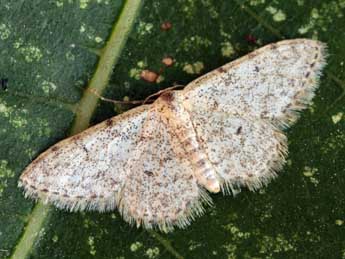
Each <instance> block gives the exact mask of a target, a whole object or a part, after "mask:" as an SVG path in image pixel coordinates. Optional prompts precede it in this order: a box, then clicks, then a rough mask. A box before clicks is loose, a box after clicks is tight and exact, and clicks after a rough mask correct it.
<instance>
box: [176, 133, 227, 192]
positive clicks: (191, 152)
mask: <svg viewBox="0 0 345 259" xmlns="http://www.w3.org/2000/svg"><path fill="white" fill-rule="evenodd" d="M181 143H182V144H183V146H184V149H185V151H186V154H187V156H188V157H189V159H190V161H191V164H192V165H193V168H194V174H195V177H196V178H197V180H198V183H199V184H200V185H202V186H204V187H205V188H206V189H207V190H209V191H210V192H215V193H217V192H219V191H220V184H219V180H218V178H217V173H216V171H215V170H214V168H213V166H212V164H211V163H210V161H209V159H208V157H207V156H206V154H205V152H204V151H203V150H202V149H201V147H200V146H199V144H198V142H197V138H196V135H195V134H188V135H187V136H185V138H184V139H182V140H181Z"/></svg>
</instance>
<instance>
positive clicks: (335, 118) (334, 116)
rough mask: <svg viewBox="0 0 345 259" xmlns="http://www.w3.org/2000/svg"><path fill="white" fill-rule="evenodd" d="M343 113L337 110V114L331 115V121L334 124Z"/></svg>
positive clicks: (339, 119)
mask: <svg viewBox="0 0 345 259" xmlns="http://www.w3.org/2000/svg"><path fill="white" fill-rule="evenodd" d="M343 116H344V113H342V112H338V113H337V114H334V115H332V121H333V123H334V124H337V123H338V122H339V121H341V119H342V118H343Z"/></svg>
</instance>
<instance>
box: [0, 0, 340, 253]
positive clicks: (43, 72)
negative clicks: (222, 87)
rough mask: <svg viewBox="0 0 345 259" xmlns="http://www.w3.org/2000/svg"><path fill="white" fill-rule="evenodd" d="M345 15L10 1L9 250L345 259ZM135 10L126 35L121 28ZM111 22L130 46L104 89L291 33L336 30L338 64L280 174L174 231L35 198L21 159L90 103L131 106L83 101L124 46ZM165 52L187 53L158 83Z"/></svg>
mask: <svg viewBox="0 0 345 259" xmlns="http://www.w3.org/2000/svg"><path fill="white" fill-rule="evenodd" d="M131 4H132V5H133V6H135V5H136V6H137V7H136V8H138V9H137V10H133V9H134V7H129V9H126V8H125V6H126V5H127V6H128V5H131ZM140 7H141V8H140ZM131 8H132V9H131ZM344 15H345V1H344V0H291V1H286V0H273V1H272V0H231V1H230V0H228V1H217V0H177V1H154V0H147V1H145V2H144V4H143V5H142V6H141V5H140V1H139V0H128V1H118V0H114V1H110V0H97V1H91V0H80V1H74V0H68V1H67V0H55V1H40V0H33V1H22V0H20V1H10V0H2V1H1V2H0V77H1V78H8V86H7V89H6V90H5V89H3V88H2V89H0V258H25V257H27V258H35V259H41V258H42V259H43V258H107V259H109V258H114V259H115V258H118V259H120V258H121V259H122V258H150V259H151V258H182V257H183V258H345V212H344V208H345V196H344V195H345V191H344V190H345V108H344V107H345V97H344V96H345V64H344V63H345V48H344V42H345V30H344V25H345V17H344ZM130 16H131V17H132V19H133V18H135V17H136V23H135V24H134V25H133V29H132V31H131V33H130V35H129V37H128V39H127V40H126V33H123V31H121V30H120V32H116V31H114V28H115V26H116V25H117V24H118V23H119V22H120V21H121V20H122V21H126V19H127V17H130ZM165 21H169V22H170V23H171V24H172V28H171V29H170V30H168V31H163V30H161V29H160V26H161V24H162V23H163V22H165ZM127 26H128V27H131V21H130V19H128V24H127ZM112 32H113V34H112V35H113V36H114V38H115V39H117V40H119V41H121V40H122V42H125V43H126V44H125V47H124V48H123V49H122V51H121V53H120V54H121V55H120V58H119V59H118V58H117V57H115V58H114V61H117V65H116V66H115V67H114V69H113V71H112V72H113V73H112V75H111V78H110V82H109V84H108V85H105V86H106V88H105V91H104V92H103V94H104V95H105V96H107V97H109V98H112V99H117V100H121V99H123V98H124V97H126V98H129V99H143V98H145V97H146V96H148V95H149V94H151V93H154V92H156V91H158V90H159V89H163V88H166V87H169V86H171V85H172V84H173V83H178V84H186V83H188V82H190V81H191V80H192V79H194V78H196V77H198V76H199V75H201V74H203V73H206V72H207V71H210V70H212V69H214V68H216V67H218V66H220V65H222V64H225V63H226V62H228V61H231V60H233V59H236V58H237V57H240V56H242V55H244V54H246V53H248V52H250V51H252V50H254V49H255V48H258V47H259V46H262V45H265V44H267V43H271V42H275V41H278V40H281V39H284V38H297V37H307V38H315V39H319V40H322V41H324V42H326V43H327V44H328V46H329V53H330V57H329V59H328V61H329V64H328V66H327V67H326V69H325V73H324V76H323V77H322V80H321V86H320V89H319V90H318V91H317V96H316V98H315V99H314V103H313V104H312V106H311V108H310V109H308V110H307V111H304V112H303V114H302V117H301V119H300V120H299V121H298V123H297V124H296V125H295V126H293V127H292V128H291V129H290V130H288V131H287V134H288V137H289V150H290V155H289V158H288V163H287V165H286V166H285V168H284V170H283V171H282V172H281V173H280V177H279V178H277V179H276V180H275V181H273V182H272V183H271V184H269V185H268V186H267V187H266V188H264V189H262V190H260V191H259V192H257V193H250V192H249V191H246V190H243V191H242V192H241V193H240V194H239V195H237V196H236V197H229V196H228V197H223V196H222V195H212V198H213V199H214V207H212V208H208V209H207V212H206V215H204V216H203V217H201V218H199V219H197V220H196V221H195V222H194V223H193V224H192V225H191V226H190V227H189V228H187V229H186V230H179V231H175V232H174V233H172V234H168V235H166V234H161V233H156V232H152V231H149V232H148V231H145V230H143V229H136V228H132V227H130V226H128V225H127V224H126V223H124V222H123V221H122V219H121V217H120V216H119V215H118V213H117V212H114V213H106V214H99V213H66V212H63V211H59V210H55V209H54V208H47V207H44V206H42V205H35V204H34V203H33V202H31V201H29V200H26V199H24V197H23V195H22V192H21V190H19V189H18V188H17V187H16V186H17V179H18V177H19V175H20V173H21V172H22V170H23V169H24V167H25V166H26V165H28V164H29V163H30V161H32V159H34V158H35V157H36V156H37V155H38V154H40V153H41V152H42V151H44V150H45V149H46V148H48V147H49V146H51V145H52V144H54V143H56V142H57V141H58V140H61V139H63V138H65V137H66V136H68V135H69V134H70V132H71V131H72V132H76V131H78V130H79V129H82V128H83V127H84V126H85V125H84V124H85V121H86V122H87V119H84V124H83V125H84V126H83V125H82V123H81V124H80V119H78V118H79V117H80V116H81V115H82V114H84V115H85V114H86V117H87V116H91V115H92V114H93V116H92V120H91V124H95V123H97V122H99V121H102V120H104V119H106V118H109V117H111V116H114V115H116V114H117V113H119V112H122V111H124V110H126V109H128V108H129V107H125V106H116V107H114V106H113V105H112V104H109V103H104V102H100V103H99V105H98V106H97V107H94V106H93V103H94V102H92V101H86V102H81V101H80V100H83V99H81V98H82V96H84V97H85V96H87V93H86V92H85V90H84V89H85V88H86V87H87V85H88V82H89V81H90V80H91V79H93V80H94V81H92V80H91V82H95V85H97V84H98V81H97V80H95V77H96V79H100V80H101V81H102V79H103V81H104V80H106V78H105V77H106V74H102V73H100V74H99V73H98V72H97V69H98V68H100V67H101V68H102V66H103V65H104V66H106V65H109V64H107V60H105V61H104V60H103V61H102V58H104V56H105V52H104V51H102V48H103V47H108V48H107V49H108V51H110V52H109V53H112V51H114V52H116V51H119V50H121V48H119V46H117V45H116V44H115V45H113V46H109V44H108V45H107V44H106V43H107V39H108V38H109V37H110V35H111V33H112ZM250 38H252V39H253V38H255V39H256V40H249V39H250ZM103 50H104V49H103ZM165 56H171V57H173V58H174V59H175V60H176V63H175V64H174V66H173V67H170V68H166V69H165V70H164V71H163V72H162V76H161V77H160V78H159V83H157V84H156V83H154V84H153V83H147V82H145V81H143V80H141V79H140V78H139V73H140V71H141V70H142V69H146V68H147V69H151V70H154V71H159V70H160V68H161V67H162V64H161V60H162V58H164V57H165ZM101 61H102V62H103V63H101ZM98 62H100V63H99V65H98ZM101 65H102V66H101ZM103 72H104V71H103ZM96 81H97V82H96ZM101 85H102V84H101ZM101 88H102V87H101ZM101 88H100V89H101ZM91 99H92V98H91ZM94 108H96V110H95V112H94V113H93V110H94ZM78 116H79V117H78ZM81 117H83V116H81ZM81 120H82V119H81ZM76 124H78V125H76ZM86 124H87V123H86ZM78 127H79V128H78ZM71 129H72V130H71ZM73 129H74V130H73Z"/></svg>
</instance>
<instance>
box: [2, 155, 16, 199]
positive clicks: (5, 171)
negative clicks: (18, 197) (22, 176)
mask: <svg viewBox="0 0 345 259" xmlns="http://www.w3.org/2000/svg"><path fill="white" fill-rule="evenodd" d="M13 177H14V172H13V171H12V170H11V169H10V168H9V167H8V162H7V161H6V160H0V197H1V196H2V193H3V192H4V190H5V188H6V187H7V184H8V179H9V178H13Z"/></svg>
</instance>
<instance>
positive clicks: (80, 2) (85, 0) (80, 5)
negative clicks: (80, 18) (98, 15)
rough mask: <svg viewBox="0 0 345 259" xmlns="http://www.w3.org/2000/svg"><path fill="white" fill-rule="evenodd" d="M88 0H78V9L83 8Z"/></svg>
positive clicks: (87, 3)
mask: <svg viewBox="0 0 345 259" xmlns="http://www.w3.org/2000/svg"><path fill="white" fill-rule="evenodd" d="M89 2H90V0H79V7H80V9H85V8H87V6H88V5H89Z"/></svg>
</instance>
